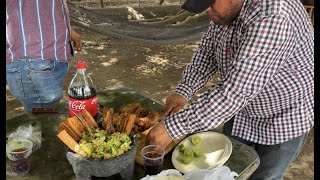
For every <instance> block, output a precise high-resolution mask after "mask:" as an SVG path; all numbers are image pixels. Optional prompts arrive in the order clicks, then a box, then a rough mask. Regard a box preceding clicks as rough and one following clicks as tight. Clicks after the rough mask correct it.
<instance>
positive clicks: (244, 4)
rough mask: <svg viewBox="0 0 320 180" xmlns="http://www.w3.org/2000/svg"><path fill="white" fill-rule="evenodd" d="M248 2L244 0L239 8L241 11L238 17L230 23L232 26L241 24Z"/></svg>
mask: <svg viewBox="0 0 320 180" xmlns="http://www.w3.org/2000/svg"><path fill="white" fill-rule="evenodd" d="M248 1H249V0H244V2H243V5H242V7H241V10H240V12H239V15H238V16H237V18H236V19H235V20H234V21H233V22H232V25H236V24H239V23H241V22H242V20H243V17H244V15H245V12H246V11H247V5H248V4H249V3H248Z"/></svg>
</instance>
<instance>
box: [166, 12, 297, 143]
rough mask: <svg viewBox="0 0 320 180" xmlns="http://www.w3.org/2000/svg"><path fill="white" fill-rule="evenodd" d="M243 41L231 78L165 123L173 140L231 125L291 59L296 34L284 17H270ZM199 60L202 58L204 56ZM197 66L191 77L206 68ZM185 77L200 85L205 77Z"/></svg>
mask: <svg viewBox="0 0 320 180" xmlns="http://www.w3.org/2000/svg"><path fill="white" fill-rule="evenodd" d="M242 39H243V40H242V42H241V44H240V47H239V49H238V50H237V53H236V55H235V59H234V61H233V63H232V66H233V67H232V69H231V70H230V72H229V74H228V75H227V77H226V78H225V79H224V80H223V81H222V82H221V83H219V84H217V85H215V86H213V87H211V88H210V89H208V90H207V91H205V93H204V94H203V95H202V96H201V97H199V98H198V99H197V100H195V101H194V102H192V104H191V105H190V106H189V107H187V108H186V109H183V110H181V111H179V112H178V113H175V114H173V115H171V116H168V117H167V118H166V119H165V125H166V128H167V130H168V132H169V134H170V136H171V137H172V138H173V139H178V138H179V137H180V136H182V135H184V134H188V133H193V132H199V131H205V130H209V129H213V128H216V127H217V126H219V125H220V124H221V123H224V122H226V121H228V120H229V119H230V118H231V117H232V116H234V115H235V114H236V113H237V112H239V111H240V110H241V109H242V108H243V107H245V106H246V105H247V104H248V103H249V102H250V100H252V99H253V98H254V97H255V96H256V95H257V94H258V93H259V92H260V91H261V90H262V89H263V87H264V86H265V85H266V83H268V81H269V80H270V78H271V77H272V76H273V75H274V74H275V73H276V71H277V70H278V69H279V68H281V65H282V64H283V63H284V62H285V61H286V60H287V59H288V57H289V56H290V54H291V52H292V49H293V46H294V45H295V42H294V41H295V39H294V32H293V30H292V29H291V28H290V24H289V23H288V20H287V19H285V18H283V17H281V16H272V17H266V18H263V19H261V20H260V21H259V22H256V23H254V24H253V25H252V26H250V27H248V28H247V30H246V33H244V35H243V38H242ZM197 53H203V52H202V51H200V52H197ZM197 56H198V57H199V58H202V57H201V55H197ZM206 56H208V55H205V56H204V57H206ZM194 63H195V62H193V64H191V65H190V67H188V68H187V69H189V70H192V73H190V74H191V75H197V73H198V72H197V71H199V70H198V69H200V71H201V68H202V66H203V65H202V66H201V65H198V66H196V65H194ZM211 67H213V66H211ZM195 69H197V70H195ZM194 71H195V72H194ZM187 72H188V70H187ZM184 76H185V77H184V78H183V79H184V81H191V80H194V81H196V78H199V77H201V75H197V76H196V77H195V78H191V77H190V78H189V75H186V74H184ZM200 81H202V80H200ZM185 84H187V85H189V83H185ZM200 84H202V83H199V85H198V86H192V87H190V88H191V89H192V90H190V91H191V92H193V91H195V90H196V87H199V86H200Z"/></svg>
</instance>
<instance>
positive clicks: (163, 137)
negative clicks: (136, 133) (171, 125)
mask: <svg viewBox="0 0 320 180" xmlns="http://www.w3.org/2000/svg"><path fill="white" fill-rule="evenodd" d="M172 141H173V139H172V138H171V136H170V135H169V133H168V131H167V129H166V126H165V125H164V122H160V123H158V124H156V125H155V126H154V127H153V128H152V129H151V130H150V131H149V133H148V135H147V137H146V145H149V144H153V145H160V146H162V147H163V148H164V149H165V148H166V147H167V145H169V144H170V143H171V142H172Z"/></svg>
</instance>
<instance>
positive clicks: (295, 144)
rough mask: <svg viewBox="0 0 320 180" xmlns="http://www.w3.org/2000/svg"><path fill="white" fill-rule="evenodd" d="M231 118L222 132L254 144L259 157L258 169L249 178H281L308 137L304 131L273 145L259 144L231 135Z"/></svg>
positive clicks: (265, 179) (261, 179) (259, 179)
mask: <svg viewBox="0 0 320 180" xmlns="http://www.w3.org/2000/svg"><path fill="white" fill-rule="evenodd" d="M232 126H233V118H232V119H231V120H229V121H228V122H226V123H225V124H224V127H223V133H224V134H225V135H227V136H229V137H231V138H233V139H235V140H237V141H240V142H242V143H245V144H247V145H249V146H254V148H255V150H256V151H257V153H258V155H259V158H260V165H259V167H258V169H257V170H256V171H255V172H254V173H253V174H252V175H251V176H250V178H249V179H250V180H251V179H252V180H253V179H254V180H256V179H257V180H280V179H282V178H283V176H284V173H285V172H286V170H287V168H288V166H289V165H290V163H291V162H292V161H294V160H295V159H296V157H297V156H298V155H299V153H300V151H301V149H302V148H303V145H304V143H305V141H306V139H307V137H308V133H305V134H303V135H301V136H299V137H296V138H293V139H291V140H289V141H286V142H283V143H280V144H275V145H261V144H256V143H252V142H249V141H246V140H244V139H242V138H239V137H236V136H231V132H232Z"/></svg>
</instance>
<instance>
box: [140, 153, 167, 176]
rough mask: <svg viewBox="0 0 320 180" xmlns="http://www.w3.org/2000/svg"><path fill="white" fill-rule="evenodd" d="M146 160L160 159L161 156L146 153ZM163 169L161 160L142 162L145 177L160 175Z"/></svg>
mask: <svg viewBox="0 0 320 180" xmlns="http://www.w3.org/2000/svg"><path fill="white" fill-rule="evenodd" d="M145 156H146V157H148V158H159V157H161V154H158V153H157V152H153V151H152V152H147V153H146V154H145ZM162 169H163V160H162V159H160V158H159V160H155V161H148V160H145V161H144V172H145V174H146V175H156V174H158V173H160V172H161V171H162Z"/></svg>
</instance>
